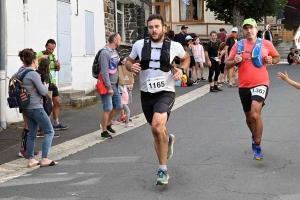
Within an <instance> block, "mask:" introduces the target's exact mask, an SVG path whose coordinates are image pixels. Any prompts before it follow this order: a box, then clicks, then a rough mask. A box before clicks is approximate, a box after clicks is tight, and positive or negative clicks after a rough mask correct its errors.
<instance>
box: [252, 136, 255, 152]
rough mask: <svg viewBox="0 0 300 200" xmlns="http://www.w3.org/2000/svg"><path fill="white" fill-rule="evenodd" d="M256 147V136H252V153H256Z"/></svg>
mask: <svg viewBox="0 0 300 200" xmlns="http://www.w3.org/2000/svg"><path fill="white" fill-rule="evenodd" d="M254 147H255V141H254V135H252V151H254Z"/></svg>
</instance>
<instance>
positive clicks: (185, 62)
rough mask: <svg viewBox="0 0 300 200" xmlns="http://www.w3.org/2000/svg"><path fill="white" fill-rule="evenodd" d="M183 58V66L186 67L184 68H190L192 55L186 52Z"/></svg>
mask: <svg viewBox="0 0 300 200" xmlns="http://www.w3.org/2000/svg"><path fill="white" fill-rule="evenodd" d="M180 60H181V66H180V67H181V68H184V69H188V68H189V66H190V56H189V54H188V53H185V55H184V56H183V57H182V58H180Z"/></svg>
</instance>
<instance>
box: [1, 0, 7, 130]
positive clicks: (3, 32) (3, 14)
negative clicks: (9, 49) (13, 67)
mask: <svg viewBox="0 0 300 200" xmlns="http://www.w3.org/2000/svg"><path fill="white" fill-rule="evenodd" d="M6 105H7V101H6V0H1V1H0V127H1V128H3V129H6Z"/></svg>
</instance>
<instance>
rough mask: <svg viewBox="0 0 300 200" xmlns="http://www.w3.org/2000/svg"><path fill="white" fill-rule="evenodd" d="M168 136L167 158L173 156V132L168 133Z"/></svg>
mask: <svg viewBox="0 0 300 200" xmlns="http://www.w3.org/2000/svg"><path fill="white" fill-rule="evenodd" d="M168 137H169V143H168V154H167V159H170V158H172V156H173V146H174V142H175V136H174V135H173V134H168Z"/></svg>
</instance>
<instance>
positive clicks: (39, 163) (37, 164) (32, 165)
mask: <svg viewBox="0 0 300 200" xmlns="http://www.w3.org/2000/svg"><path fill="white" fill-rule="evenodd" d="M40 165H41V162H40V161H39V162H37V163H33V164H31V165H27V167H29V168H32V167H36V166H40Z"/></svg>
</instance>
